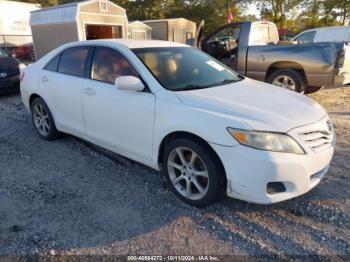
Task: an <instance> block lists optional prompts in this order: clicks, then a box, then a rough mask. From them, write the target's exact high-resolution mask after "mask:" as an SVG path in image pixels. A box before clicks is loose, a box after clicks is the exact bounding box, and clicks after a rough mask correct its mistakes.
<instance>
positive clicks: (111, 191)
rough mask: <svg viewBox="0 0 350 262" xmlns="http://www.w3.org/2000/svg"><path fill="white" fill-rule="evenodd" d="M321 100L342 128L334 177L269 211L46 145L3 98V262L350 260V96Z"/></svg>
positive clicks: (66, 145)
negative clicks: (188, 194)
mask: <svg viewBox="0 0 350 262" xmlns="http://www.w3.org/2000/svg"><path fill="white" fill-rule="evenodd" d="M313 98H314V99H316V100H317V101H318V102H320V103H321V104H322V105H324V106H325V107H326V108H327V110H328V112H329V114H330V116H331V118H332V119H333V121H334V125H335V129H336V133H337V136H338V144H337V149H336V154H335V157H334V160H333V162H332V167H331V169H330V172H329V174H328V175H327V176H326V178H325V179H324V180H323V181H322V183H321V184H320V185H319V186H318V187H316V188H315V189H314V190H313V191H311V192H310V193H308V194H306V195H304V196H302V197H299V198H297V199H293V200H289V201H286V202H284V203H280V204H275V205H271V206H259V205H253V204H249V203H245V202H242V201H238V200H233V199H226V200H224V201H222V202H220V203H216V204H214V205H213V206H211V207H209V208H205V209H196V208H193V207H190V206H187V205H185V204H184V203H182V202H181V201H180V200H178V199H177V198H176V197H175V196H174V195H173V194H172V193H171V192H169V191H168V190H167V189H166V188H165V186H164V182H163V179H162V178H161V176H160V175H159V173H157V172H154V171H152V170H150V169H148V168H146V167H144V166H142V165H139V164H137V163H134V162H132V161H129V160H127V159H124V158H122V157H118V156H116V155H113V154H105V153H103V152H101V150H97V149H95V148H93V147H91V146H90V145H88V144H86V143H83V142H82V141H79V140H77V139H75V138H73V137H70V136H65V137H63V138H62V139H60V140H57V141H54V142H46V141H43V140H41V139H39V138H38V136H37V135H36V133H35V131H34V128H33V127H32V123H31V120H30V116H29V114H28V112H27V111H26V110H25V109H24V107H23V105H22V103H21V100H20V97H19V95H10V96H3V97H0V255H33V254H41V255H54V254H87V255H94V254H99V255H103V254H114V255H115V254H119V255H120V254H139V255H140V254H142V255H167V254H172V255H189V254H191V255H247V254H249V255H271V256H278V257H282V258H283V257H284V256H288V255H311V254H312V255H322V256H332V255H339V256H344V257H343V259H344V260H346V259H349V258H350V198H349V196H350V174H349V171H350V88H343V89H341V88H340V89H332V90H325V91H321V92H319V93H318V94H316V95H313Z"/></svg>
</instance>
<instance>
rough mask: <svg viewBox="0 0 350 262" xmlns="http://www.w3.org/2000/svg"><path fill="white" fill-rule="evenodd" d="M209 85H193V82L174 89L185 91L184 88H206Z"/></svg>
mask: <svg viewBox="0 0 350 262" xmlns="http://www.w3.org/2000/svg"><path fill="white" fill-rule="evenodd" d="M208 87H210V86H208V85H202V86H201V85H194V84H190V85H187V86H185V87H182V88H178V89H176V91H186V90H195V89H203V88H208Z"/></svg>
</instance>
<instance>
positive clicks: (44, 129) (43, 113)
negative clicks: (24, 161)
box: [30, 97, 60, 140]
mask: <svg viewBox="0 0 350 262" xmlns="http://www.w3.org/2000/svg"><path fill="white" fill-rule="evenodd" d="M30 109H31V113H32V120H33V124H34V127H35V129H36V131H37V133H38V134H39V136H40V137H41V138H42V139H45V140H54V139H56V138H58V137H59V136H60V133H59V132H58V131H57V129H56V125H55V121H54V120H53V117H52V114H51V111H50V109H49V107H48V106H47V104H46V103H45V101H44V100H43V99H41V98H39V97H37V98H35V99H34V100H33V102H32V103H31V105H30Z"/></svg>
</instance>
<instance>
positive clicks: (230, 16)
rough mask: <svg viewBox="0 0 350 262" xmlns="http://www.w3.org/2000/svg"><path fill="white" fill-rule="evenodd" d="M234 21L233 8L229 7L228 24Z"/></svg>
mask: <svg viewBox="0 0 350 262" xmlns="http://www.w3.org/2000/svg"><path fill="white" fill-rule="evenodd" d="M232 21H233V15H232V12H231V8H228V13H227V23H228V24H231V23H232Z"/></svg>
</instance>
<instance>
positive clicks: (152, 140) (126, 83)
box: [21, 40, 335, 206]
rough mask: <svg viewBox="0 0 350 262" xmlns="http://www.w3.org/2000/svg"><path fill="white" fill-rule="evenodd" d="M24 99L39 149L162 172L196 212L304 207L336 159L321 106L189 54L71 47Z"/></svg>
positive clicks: (171, 46) (28, 82) (170, 48)
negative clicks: (64, 138)
mask: <svg viewBox="0 0 350 262" xmlns="http://www.w3.org/2000/svg"><path fill="white" fill-rule="evenodd" d="M21 94H22V99H23V103H24V105H25V106H26V108H27V109H28V110H30V112H31V114H32V118H33V123H34V126H35V128H36V130H37V132H38V134H39V135H40V136H41V137H42V138H43V139H47V140H52V139H55V138H57V137H58V136H59V134H60V132H64V133H68V134H72V135H74V136H77V137H80V138H82V139H84V140H87V141H89V142H92V143H94V144H97V145H99V146H101V147H103V148H106V149H108V150H110V151H113V152H116V153H118V154H120V155H123V156H126V157H128V158H130V159H133V160H135V161H138V162H140V163H142V164H144V165H147V166H150V167H152V168H154V169H156V170H164V173H165V175H166V179H167V181H168V183H169V185H170V187H171V189H172V191H173V192H174V193H175V194H176V195H177V196H178V197H180V198H181V199H182V200H184V201H185V202H187V203H189V204H191V205H195V206H207V205H209V204H211V203H213V202H214V201H215V200H216V199H217V198H218V196H219V195H222V193H225V194H226V195H227V196H229V197H233V198H237V199H241V200H245V201H248V202H254V203H261V204H269V203H276V202H280V201H283V200H286V199H290V198H294V197H297V196H299V195H302V194H304V193H306V192H308V191H310V190H311V189H312V188H314V187H315V186H316V185H317V184H318V183H319V182H320V181H321V179H322V178H323V177H324V175H325V174H326V173H327V171H328V169H329V165H330V162H331V159H332V156H333V152H334V146H335V134H334V131H333V127H332V123H331V121H330V119H329V117H328V115H327V113H326V112H325V110H324V109H323V108H322V107H321V106H320V105H319V104H317V103H316V102H314V101H313V100H311V99H309V98H308V97H305V96H302V95H299V94H296V93H294V92H291V91H288V90H285V89H282V88H278V87H275V86H272V85H269V84H265V83H262V82H257V81H253V80H251V79H248V78H244V77H242V76H239V75H237V74H236V73H235V72H233V71H232V70H230V69H229V68H227V67H226V66H225V65H223V64H221V63H220V62H218V61H217V60H215V59H213V58H212V57H210V56H208V55H206V54H205V53H203V52H201V51H199V50H196V49H193V48H191V47H189V46H186V45H182V44H176V43H170V42H162V41H132V40H100V41H85V42H75V43H70V44H66V45H63V46H61V47H59V48H57V49H56V50H54V51H52V52H50V53H49V54H48V55H46V56H45V57H43V58H42V59H40V60H39V61H38V62H37V63H35V64H33V65H31V66H29V67H27V68H26V69H25V70H24V73H23V75H22V81H21ZM132 186H133V185H130V187H132ZM135 190H136V189H135Z"/></svg>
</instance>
